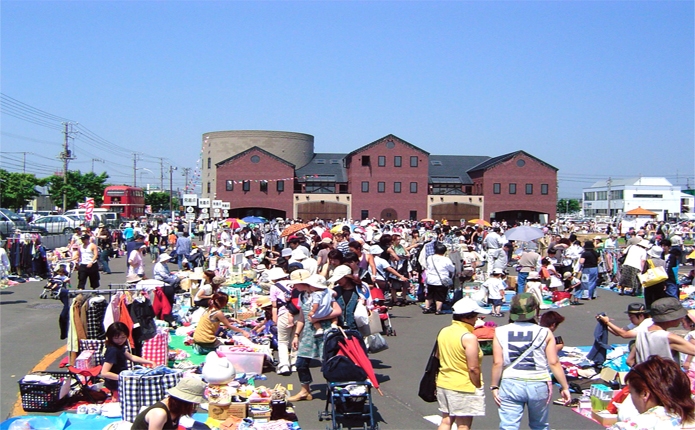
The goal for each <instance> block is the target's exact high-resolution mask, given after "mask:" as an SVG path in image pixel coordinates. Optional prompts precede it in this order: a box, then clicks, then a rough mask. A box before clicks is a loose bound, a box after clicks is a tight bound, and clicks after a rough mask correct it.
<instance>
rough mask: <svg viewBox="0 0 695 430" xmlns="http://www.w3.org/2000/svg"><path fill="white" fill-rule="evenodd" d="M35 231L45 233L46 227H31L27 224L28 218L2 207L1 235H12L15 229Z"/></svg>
mask: <svg viewBox="0 0 695 430" xmlns="http://www.w3.org/2000/svg"><path fill="white" fill-rule="evenodd" d="M17 230H20V231H34V232H36V233H39V234H42V235H45V234H46V233H47V232H46V229H44V228H41V227H38V226H37V227H31V226H29V224H27V221H26V219H24V217H23V216H22V215H19V214H18V213H16V212H15V211H13V210H10V209H0V237H2V238H6V237H9V236H12V235H13V234H14V232H15V231H17Z"/></svg>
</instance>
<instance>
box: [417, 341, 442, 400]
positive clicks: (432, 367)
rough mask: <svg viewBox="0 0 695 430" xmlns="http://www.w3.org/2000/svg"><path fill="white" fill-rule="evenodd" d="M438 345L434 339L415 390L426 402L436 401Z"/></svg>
mask: <svg viewBox="0 0 695 430" xmlns="http://www.w3.org/2000/svg"><path fill="white" fill-rule="evenodd" d="M440 333H441V330H440ZM437 338H439V333H437ZM438 347H439V343H438V342H437V340H435V341H434V347H433V348H432V353H430V358H429V359H428V360H427V366H426V367H425V374H424V375H422V379H420V388H419V389H418V392H417V395H418V397H420V398H421V399H422V400H424V401H426V402H427V403H433V402H436V401H437V375H438V374H439V356H438V354H437V349H438Z"/></svg>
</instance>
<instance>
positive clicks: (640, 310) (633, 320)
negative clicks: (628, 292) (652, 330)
mask: <svg viewBox="0 0 695 430" xmlns="http://www.w3.org/2000/svg"><path fill="white" fill-rule="evenodd" d="M625 313H626V314H627V317H628V318H629V319H630V324H628V325H627V327H625V328H620V327H618V326H617V325H615V324H614V323H613V322H611V320H610V319H609V318H608V316H607V315H598V316H597V317H596V319H597V320H599V321H601V322H602V323H603V324H605V325H606V328H607V329H608V331H609V332H611V333H612V334H613V335H615V336H619V337H622V338H623V339H634V338H636V337H637V333H639V332H640V331H646V330H647V329H649V327H651V326H652V324H654V322H653V321H652V319H651V317H650V316H649V311H648V310H647V308H646V307H645V306H644V304H643V303H630V304H629V305H628V306H627V311H626V312H625Z"/></svg>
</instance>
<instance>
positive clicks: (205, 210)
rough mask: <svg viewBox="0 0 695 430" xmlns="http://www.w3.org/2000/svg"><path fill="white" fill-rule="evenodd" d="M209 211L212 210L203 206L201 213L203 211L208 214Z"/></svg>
mask: <svg viewBox="0 0 695 430" xmlns="http://www.w3.org/2000/svg"><path fill="white" fill-rule="evenodd" d="M209 211H210V210H209V209H208V208H202V209H201V210H200V213H201V214H205V215H207V213H208V212H209Z"/></svg>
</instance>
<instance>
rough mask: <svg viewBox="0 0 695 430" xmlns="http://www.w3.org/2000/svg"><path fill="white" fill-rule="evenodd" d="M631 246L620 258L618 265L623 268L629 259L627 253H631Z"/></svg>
mask: <svg viewBox="0 0 695 430" xmlns="http://www.w3.org/2000/svg"><path fill="white" fill-rule="evenodd" d="M630 246H632V245H630ZM630 246H628V247H627V248H625V252H623V255H621V256H620V257H618V264H620V265H621V266H622V265H623V264H625V259H626V258H627V253H628V252H629V251H630Z"/></svg>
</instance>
